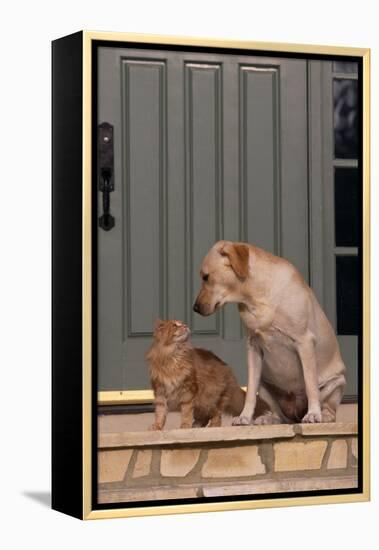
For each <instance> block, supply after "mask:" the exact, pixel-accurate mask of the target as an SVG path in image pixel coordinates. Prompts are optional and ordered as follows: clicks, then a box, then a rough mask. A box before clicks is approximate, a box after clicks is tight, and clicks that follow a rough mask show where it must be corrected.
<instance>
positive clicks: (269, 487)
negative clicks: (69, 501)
mask: <svg viewBox="0 0 379 550" xmlns="http://www.w3.org/2000/svg"><path fill="white" fill-rule="evenodd" d="M356 487H358V478H357V475H340V476H329V477H326V476H317V477H311V478H310V477H300V478H296V477H289V478H286V479H278V480H274V479H264V480H257V481H252V482H246V481H241V482H239V481H234V482H231V483H228V482H225V483H220V482H218V483H203V484H199V483H194V484H188V485H182V484H178V485H176V486H175V487H173V486H172V485H159V486H155V487H139V488H130V489H125V488H120V489H105V488H101V487H100V489H99V495H98V497H99V503H100V504H106V503H115V502H121V501H123V502H133V501H134V502H135V501H141V500H146V501H149V500H155V499H175V498H197V497H228V496H239V495H240V496H248V495H251V496H252V497H253V496H254V495H259V494H270V493H271V494H272V493H288V492H290V493H294V495H293V496H294V497H295V496H296V491H317V490H320V489H321V490H325V489H327V490H330V489H354V488H356Z"/></svg>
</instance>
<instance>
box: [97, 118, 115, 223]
mask: <svg viewBox="0 0 379 550" xmlns="http://www.w3.org/2000/svg"><path fill="white" fill-rule="evenodd" d="M113 156H114V154H113V126H112V125H111V124H109V123H108V122H103V123H102V124H100V125H99V127H98V174H99V190H100V191H101V192H102V194H103V214H102V215H101V216H100V218H99V226H100V227H101V228H102V229H104V231H110V229H112V227H114V225H115V219H114V217H113V216H112V214H111V213H110V206H111V199H110V193H111V192H112V191H114V160H113Z"/></svg>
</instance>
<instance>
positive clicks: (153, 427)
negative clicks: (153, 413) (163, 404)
mask: <svg viewBox="0 0 379 550" xmlns="http://www.w3.org/2000/svg"><path fill="white" fill-rule="evenodd" d="M162 428H163V426H162V425H161V424H157V423H156V422H154V424H152V425H151V426H150V428H149V430H150V431H152V432H157V431H159V430H161V429H162Z"/></svg>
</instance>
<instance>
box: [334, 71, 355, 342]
mask: <svg viewBox="0 0 379 550" xmlns="http://www.w3.org/2000/svg"><path fill="white" fill-rule="evenodd" d="M358 105H359V103H358V66H357V63H351V62H340V61H336V62H334V63H333V109H334V112H333V115H334V121H333V122H334V213H335V216H334V231H335V243H334V245H335V247H334V252H335V262H336V310H337V333H338V334H339V335H356V334H358V331H359V325H360V305H359V304H360V291H359V289H360V277H359V260H358V247H359V238H360V220H361V215H360V202H361V200H360V198H361V181H360V176H359V170H358V157H359V109H358Z"/></svg>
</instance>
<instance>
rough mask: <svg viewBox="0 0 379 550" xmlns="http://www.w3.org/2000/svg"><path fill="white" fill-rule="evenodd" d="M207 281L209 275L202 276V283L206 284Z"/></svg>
mask: <svg viewBox="0 0 379 550" xmlns="http://www.w3.org/2000/svg"><path fill="white" fill-rule="evenodd" d="M208 279H209V274H208V273H207V274H206V275H203V281H205V282H207V281H208Z"/></svg>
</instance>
